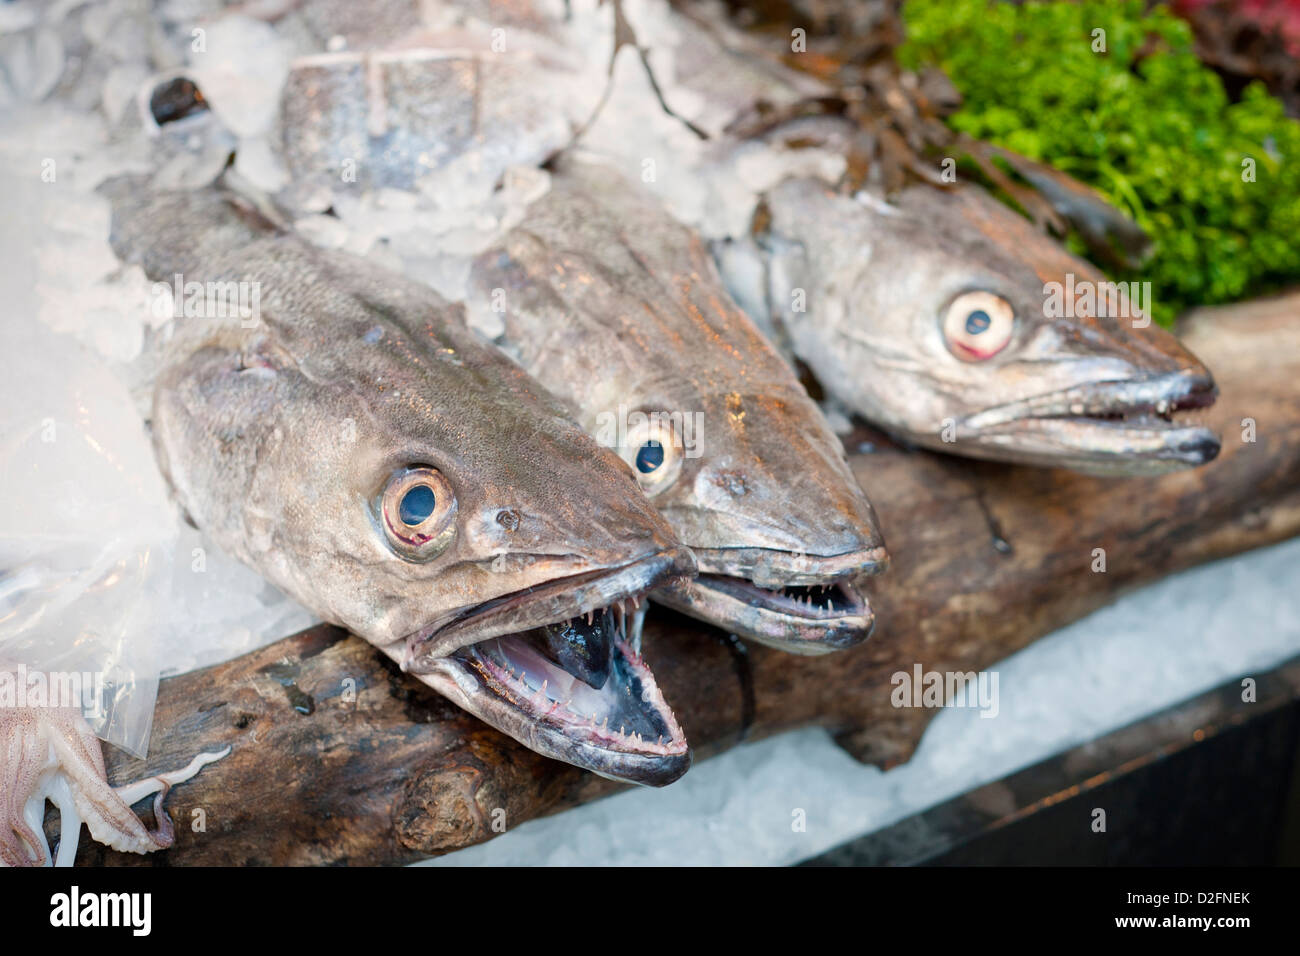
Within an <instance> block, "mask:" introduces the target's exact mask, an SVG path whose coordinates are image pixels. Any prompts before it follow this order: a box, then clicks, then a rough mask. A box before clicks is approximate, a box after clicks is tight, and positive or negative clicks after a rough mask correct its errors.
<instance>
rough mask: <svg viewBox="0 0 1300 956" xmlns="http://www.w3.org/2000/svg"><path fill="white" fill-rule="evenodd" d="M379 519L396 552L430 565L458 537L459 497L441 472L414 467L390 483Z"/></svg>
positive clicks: (398, 475) (382, 496) (393, 477)
mask: <svg viewBox="0 0 1300 956" xmlns="http://www.w3.org/2000/svg"><path fill="white" fill-rule="evenodd" d="M379 516H380V523H381V524H383V526H384V534H385V535H386V536H387V538H388V543H389V544H390V545H391V546H392V548H393V550H394V551H396V552H397V553H398V554H399V555H400V556H401V557H403V558H406V559H407V560H410V561H428V560H429V559H431V558H435V557H437V556H438V555H439V554H441V553H442V552H443V550H444V549H445V548H446V547H447V545H448V544H449V543H450V542H451V539H452V538H453V537H454V536H455V533H456V494H455V492H453V491H452V490H451V485H450V483H448V481H447V479H446V478H444V477H443V476H442V473H441V472H440V471H438V469H436V468H431V467H429V466H428V465H413V466H411V467H410V468H403V469H401V470H400V471H397V472H395V473H394V474H393V475H392V476H391V477H390V478H389V479H388V484H387V485H385V486H384V490H383V492H382V493H381V495H380V501H379Z"/></svg>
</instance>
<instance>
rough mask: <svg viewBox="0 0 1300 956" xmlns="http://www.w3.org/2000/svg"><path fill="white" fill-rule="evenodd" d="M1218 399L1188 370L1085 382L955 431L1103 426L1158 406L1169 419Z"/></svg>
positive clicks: (989, 412)
mask: <svg viewBox="0 0 1300 956" xmlns="http://www.w3.org/2000/svg"><path fill="white" fill-rule="evenodd" d="M1217 397H1218V388H1217V386H1216V385H1215V384H1214V379H1213V378H1212V377H1211V376H1210V374H1209V372H1208V371H1205V370H1203V369H1201V370H1189V371H1181V372H1173V373H1169V374H1164V375H1152V376H1147V377H1144V378H1139V379H1112V380H1105V381H1099V382H1087V383H1084V384H1082V385H1076V386H1073V387H1071V388H1067V389H1062V390H1060V391H1056V392H1048V393H1047V394H1045V395H1037V396H1034V397H1033V398H1025V399H1019V400H1017V401H1014V402H1008V403H1006V404H1004V405H998V406H995V407H993V408H989V409H985V410H984V411H980V412H976V413H974V414H972V415H967V416H966V417H965V418H963V419H961V421H960V423H959V427H960V428H963V429H967V430H971V431H987V430H989V429H993V428H998V427H1001V426H1006V425H1013V424H1015V423H1017V422H1021V421H1024V420H1026V419H1035V418H1069V419H1078V420H1083V421H1086V420H1099V421H1105V420H1107V419H1110V418H1112V417H1114V416H1116V415H1124V414H1130V413H1132V414H1137V413H1140V412H1143V411H1151V412H1155V411H1157V409H1158V408H1159V407H1160V406H1161V405H1162V404H1164V405H1165V406H1167V409H1168V411H1169V412H1170V413H1173V412H1178V411H1185V410H1188V409H1193V408H1208V407H1209V406H1210V405H1213V404H1214V400H1215V399H1216V398H1217Z"/></svg>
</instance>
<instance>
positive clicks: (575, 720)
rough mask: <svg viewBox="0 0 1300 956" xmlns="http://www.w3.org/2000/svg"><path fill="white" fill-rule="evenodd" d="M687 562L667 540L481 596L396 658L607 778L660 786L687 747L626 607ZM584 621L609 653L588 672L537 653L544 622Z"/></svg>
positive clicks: (482, 713)
mask: <svg viewBox="0 0 1300 956" xmlns="http://www.w3.org/2000/svg"><path fill="white" fill-rule="evenodd" d="M695 570H696V564H695V558H694V556H693V555H692V554H691V552H690V551H688V550H686V549H684V548H679V549H674V550H670V551H666V552H660V553H658V554H655V555H653V556H651V557H649V558H642V559H640V560H637V561H633V562H630V563H628V564H626V565H623V566H621V567H618V568H615V569H612V570H606V571H600V572H594V573H589V574H583V575H577V576H570V577H563V578H558V579H555V580H553V581H552V582H550V583H549V584H546V585H542V586H539V587H537V588H533V589H528V590H525V591H522V592H517V593H515V594H512V595H508V596H507V597H505V598H503V599H498V600H495V601H489V602H486V606H485V605H480V606H478V607H475V608H473V609H470V613H468V614H465V615H462V616H459V617H456V618H454V619H453V620H451V621H450V622H448V623H446V624H444V625H443V626H442V627H441V628H440V629H439V630H437V631H436V632H435V633H434V634H430V635H420V634H417V635H414V636H413V637H412V638H411V640H410V641H408V651H407V657H406V659H405V662H404V667H406V669H407V670H409V671H411V672H412V673H414V674H415V675H416V676H418V677H419V678H420V679H421V680H422V681H424V682H425V683H427V684H428V685H429V686H431V687H433V688H434V689H435V690H437V691H438V692H439V693H441V694H443V695H444V696H446V697H448V698H449V699H451V700H452V701H453V702H455V703H456V704H458V705H459V706H461V707H462V708H464V709H465V710H467V711H469V712H470V713H472V714H474V715H475V716H476V717H478V718H479V719H480V720H483V721H484V722H485V723H488V724H490V725H491V726H493V727H495V728H496V729H497V730H500V731H501V732H502V733H505V734H507V735H509V736H511V737H513V738H514V739H515V740H518V741H519V742H520V743H522V744H524V745H525V746H527V747H530V748H531V749H533V750H536V751H537V752H538V753H541V754H543V755H545V756H547V757H551V758H553V759H556V760H562V761H564V762H566V763H571V764H574V765H575V766H578V767H582V768H583V769H585V770H590V771H591V772H593V773H596V774H599V775H601V776H603V777H608V778H610V779H613V780H619V781H623V782H627V783H636V784H641V785H644V786H665V785H667V784H669V783H672V782H673V781H674V780H676V779H677V778H678V777H680V776H681V775H682V774H684V773H685V772H686V771H687V770H688V769H690V766H691V753H690V747H689V745H688V743H687V741H686V735H685V733H684V732H683V731H682V728H681V725H680V724H679V723H678V721H677V718H676V716H675V715H674V714H673V712H672V709H671V708H670V707H669V706H668V704H667V702H666V701H665V700H664V696H663V693H662V692H661V691H660V689H659V686H658V684H657V683H656V681H655V678H654V674H653V673H652V672H651V671H650V668H649V667H648V666H646V664H645V661H644V660H643V659H642V657H641V654H640V647H639V645H640V634H639V628H635V627H630V626H629V614H628V610H627V609H628V606H629V605H631V606H632V607H634V608H635V607H639V606H640V604H641V602H642V600H643V598H644V595H645V594H646V592H647V591H648V590H650V589H651V588H654V587H659V586H663V585H664V584H665V583H666V582H669V581H672V580H675V579H677V578H680V577H681V576H684V575H691V574H694V573H695ZM584 621H585V622H586V623H587V625H588V631H589V632H591V633H593V636H594V637H595V638H597V639H599V640H600V642H601V651H602V653H603V654H604V655H605V656H606V657H607V659H608V661H609V663H608V665H607V666H606V667H604V668H603V669H602V671H601V672H600V674H599V680H597V679H595V678H593V677H592V675H591V674H590V673H589V672H587V671H584V670H582V669H580V668H575V667H574V665H573V664H568V665H566V664H564V663H561V661H560V660H557V658H556V656H555V655H554V654H553V653H550V654H548V653H547V649H546V645H545V643H544V641H543V640H542V639H541V629H542V628H544V627H545V626H547V625H555V624H563V625H565V626H566V627H567V626H576V627H579V628H580V627H581V626H582V623H583V622H584ZM602 625H612V626H606V627H602ZM434 648H437V650H436V651H435V650H434ZM597 685H598V686H597Z"/></svg>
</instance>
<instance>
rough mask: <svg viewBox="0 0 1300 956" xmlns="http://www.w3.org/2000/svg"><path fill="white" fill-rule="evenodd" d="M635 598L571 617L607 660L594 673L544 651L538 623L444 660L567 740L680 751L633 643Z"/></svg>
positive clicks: (681, 737) (629, 749)
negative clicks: (523, 630)
mask: <svg viewBox="0 0 1300 956" xmlns="http://www.w3.org/2000/svg"><path fill="white" fill-rule="evenodd" d="M641 602H642V598H641V596H634V597H632V598H629V599H628V600H626V601H620V602H618V603H616V604H614V605H613V606H611V607H610V608H603V609H600V610H597V611H593V612H592V613H591V615H589V616H584V617H583V618H581V619H579V620H578V621H577V622H576V623H578V624H579V625H582V624H586V625H587V626H586V628H585V630H586V631H587V633H588V634H590V635H594V636H595V639H596V641H597V642H599V643H600V647H599V652H600V653H601V654H603V655H605V659H606V660H607V662H608V663H607V665H606V666H605V667H603V668H601V669H600V671H599V672H598V678H599V679H592V675H591V674H590V673H586V672H582V671H579V672H576V673H575V671H574V670H572V669H567V668H566V666H565V664H564V663H562V662H560V661H558V660H556V657H555V655H554V654H553V653H548V650H549V648H548V646H547V643H548V642H547V641H546V640H545V638H544V636H543V634H542V629H537V630H534V631H529V632H525V633H522V634H510V635H505V636H502V637H494V638H490V639H489V640H486V641H480V642H478V643H476V644H471V645H469V646H468V647H463V648H461V649H459V650H457V651H455V652H454V653H453V654H452V655H451V657H450V661H452V662H455V664H457V665H459V666H461V667H463V668H465V669H466V670H468V671H470V672H472V673H473V674H474V675H475V676H476V677H477V678H478V679H479V681H480V682H481V683H482V685H483V687H484V688H486V690H487V691H488V692H489V693H490V694H491V695H492V696H493V697H494V698H495V700H496V701H498V702H499V703H500V704H504V705H505V706H508V707H510V708H513V709H514V710H516V711H518V713H519V715H521V716H522V717H523V718H525V719H527V720H529V721H531V722H533V723H535V724H538V725H541V726H545V727H549V728H551V729H553V730H555V731H558V732H559V733H561V734H562V735H563V736H564V737H565V738H566V739H568V740H570V741H573V742H575V743H579V744H582V745H585V746H587V747H593V748H596V749H598V750H602V751H611V752H613V753H615V754H618V753H624V754H632V755H641V756H647V757H674V756H683V755H686V754H687V753H688V750H689V748H688V746H687V743H686V735H685V734H684V733H683V732H682V729H681V725H680V724H679V723H678V722H677V717H676V715H674V714H673V711H672V708H670V707H669V706H668V704H667V702H666V701H665V700H664V698H663V694H662V693H661V692H660V690H659V686H658V684H657V683H656V681H655V679H654V675H653V674H652V673H651V671H650V668H649V667H647V666H646V663H645V660H644V659H643V658H642V656H641V654H640V651H639V650H638V648H637V644H639V634H638V633H637V631H638V630H639V616H640V615H639V614H637V613H636V610H637V609H638V608H639V607H640V605H641ZM574 623H575V622H573V621H570V622H565V624H564V626H566V627H567V626H571V625H573V624H574ZM593 769H596V770H597V771H598V772H599V771H600V770H601V768H600V767H594V768H593ZM605 770H606V772H608V771H609V768H605Z"/></svg>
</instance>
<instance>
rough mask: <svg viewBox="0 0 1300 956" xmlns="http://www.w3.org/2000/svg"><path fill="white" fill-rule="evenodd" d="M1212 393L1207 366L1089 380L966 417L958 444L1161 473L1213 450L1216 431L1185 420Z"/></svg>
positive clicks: (1206, 457) (1093, 469)
mask: <svg viewBox="0 0 1300 956" xmlns="http://www.w3.org/2000/svg"><path fill="white" fill-rule="evenodd" d="M1217 394H1218V390H1217V388H1216V387H1215V384H1214V380H1213V378H1211V377H1210V374H1209V373H1208V372H1207V371H1206V370H1205V369H1204V368H1197V369H1192V370H1184V371H1181V372H1175V373H1171V374H1165V375H1159V376H1153V377H1150V378H1145V379H1136V380H1125V381H1103V382H1095V383H1088V384H1084V385H1079V386H1075V387H1073V388H1068V389H1064V390H1061V391H1057V392H1052V393H1048V394H1045V395H1041V396H1037V397H1034V398H1030V399H1024V400H1021V401H1017V402H1012V403H1008V404H1006V405H1002V406H999V407H996V408H991V409H987V410H985V411H982V412H978V413H976V414H974V415H970V416H967V417H966V418H964V419H963V420H962V421H961V422H959V423H958V429H957V441H956V443H955V445H956V446H957V447H958V448H959V449H960V451H961V453H963V454H967V455H971V456H973V457H977V458H996V459H999V460H1003V461H1014V462H1017V463H1021V464H1029V465H1041V466H1046V467H1065V468H1070V469H1072V470H1074V471H1079V472H1082V473H1084V474H1092V475H1102V476H1107V475H1114V476H1121V475H1158V474H1164V473H1167V472H1171V471H1177V470H1179V469H1182V468H1192V467H1196V466H1199V465H1204V464H1206V463H1208V462H1210V461H1212V460H1214V458H1215V457H1216V456H1217V455H1218V453H1219V447H1220V440H1219V436H1218V435H1216V434H1215V433H1214V432H1213V431H1212V430H1210V429H1209V428H1206V427H1204V426H1203V425H1200V424H1198V423H1196V422H1195V421H1191V420H1188V414H1189V413H1191V412H1194V411H1195V410H1197V409H1202V408H1206V407H1208V406H1210V405H1212V404H1213V403H1214V400H1215V398H1216V396H1217ZM949 447H950V448H951V447H952V446H949Z"/></svg>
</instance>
